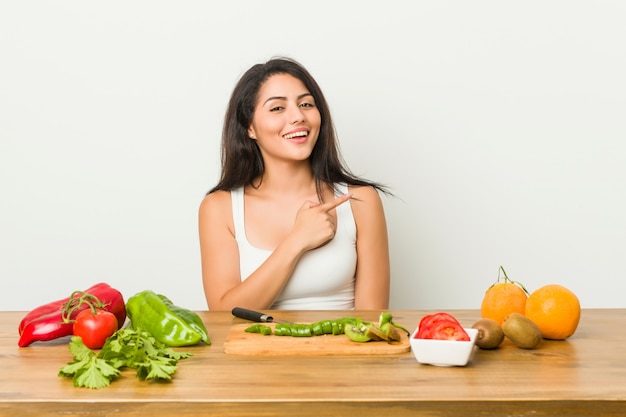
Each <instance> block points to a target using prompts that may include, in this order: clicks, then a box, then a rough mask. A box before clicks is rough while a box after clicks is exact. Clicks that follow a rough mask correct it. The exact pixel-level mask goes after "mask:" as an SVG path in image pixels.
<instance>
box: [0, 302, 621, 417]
mask: <svg viewBox="0 0 626 417" xmlns="http://www.w3.org/2000/svg"><path fill="white" fill-rule="evenodd" d="M392 312H393V315H394V319H395V321H396V322H398V323H399V324H402V325H404V326H405V327H407V328H409V329H411V330H412V329H413V328H415V327H416V325H417V323H418V321H419V319H420V318H421V317H422V316H423V315H425V314H427V313H429V311H416V310H397V311H392ZM449 312H450V313H452V314H454V315H455V316H456V317H457V318H459V320H460V321H461V323H462V324H463V325H464V326H471V324H473V323H474V322H475V321H476V320H477V319H478V318H479V312H478V311H476V310H462V311H461V310H459V311H449ZM273 313H274V315H275V316H276V317H281V318H285V319H288V320H291V321H295V322H312V321H317V320H322V319H332V318H339V317H343V316H344V315H345V312H329V311H323V312H322V311H316V312H287V311H285V312H273ZM378 313H379V312H374V311H357V312H354V314H353V315H355V316H358V317H362V318H363V319H365V320H371V321H374V320H376V318H377V317H378ZM23 314H24V313H23V312H0V372H2V377H1V378H0V416H21V417H29V416H38V417H39V416H78V415H80V416H161V415H175V416H181V417H185V416H200V415H203V416H204V415H206V416H209V415H210V416H253V415H254V416H259V417H263V416H270V415H271V416H275V415H285V416H301V417H307V416H315V417H321V416H331V415H354V416H385V415H389V416H394V417H400V416H407V415H423V416H460V415H480V416H492V415H493V416H498V415H501V416H505V415H506V416H512V415H514V416H533V417H536V416H547V415H558V416H623V415H626V309H593V310H584V311H583V314H582V319H581V323H580V326H579V328H578V331H577V332H576V334H575V335H574V336H572V337H571V338H570V339H568V340H566V341H543V342H542V344H541V345H540V347H539V348H538V349H534V350H523V349H518V348H516V347H515V346H513V345H512V344H511V343H510V342H508V341H505V342H504V344H503V345H502V346H501V347H500V348H499V349H497V350H493V351H486V350H480V349H478V348H476V349H475V351H474V354H473V356H472V359H471V361H470V363H469V364H468V366H466V367H436V366H430V365H421V364H419V363H417V361H416V360H415V358H414V357H413V355H412V353H410V352H409V353H403V354H399V355H381V356H313V357H311V356H309V357H307V356H291V357H275V356H274V357H255V356H234V355H228V354H225V353H224V348H223V344H224V341H225V339H226V336H227V334H228V331H229V329H230V327H231V326H232V325H233V324H239V323H245V322H244V321H243V320H241V319H237V318H234V317H233V316H231V314H230V313H229V312H206V311H205V312H200V315H201V317H202V318H203V319H204V320H205V323H206V325H207V327H208V329H209V333H210V336H211V339H212V345H211V346H197V347H190V348H184V350H186V351H190V352H192V353H193V357H191V358H189V359H184V360H182V361H180V362H179V367H178V371H177V373H176V374H175V378H174V380H173V381H171V382H170V383H148V382H145V381H143V382H142V381H139V380H137V379H136V378H135V376H134V373H133V371H132V370H128V371H124V372H123V374H122V377H121V378H120V379H118V380H116V381H114V382H113V383H112V384H111V385H110V386H109V387H106V388H103V389H100V390H90V389H85V388H75V387H73V385H72V382H71V380H70V379H69V378H62V377H58V376H57V373H58V371H59V369H60V368H61V367H62V366H63V365H64V364H65V363H66V362H68V361H69V360H71V355H70V353H69V351H68V348H67V339H63V340H58V341H54V342H46V343H36V344H33V345H31V346H29V347H26V348H19V347H18V346H17V340H18V334H17V325H18V322H19V320H20V319H21V317H22V316H23Z"/></svg>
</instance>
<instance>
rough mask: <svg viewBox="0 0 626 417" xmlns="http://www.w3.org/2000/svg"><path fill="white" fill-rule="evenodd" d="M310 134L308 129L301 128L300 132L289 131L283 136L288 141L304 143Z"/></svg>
mask: <svg viewBox="0 0 626 417" xmlns="http://www.w3.org/2000/svg"><path fill="white" fill-rule="evenodd" d="M308 136H309V131H308V130H300V131H298V132H292V133H287V134H286V135H283V138H285V139H287V140H288V141H290V142H292V143H303V142H305V141H306V139H307V137H308Z"/></svg>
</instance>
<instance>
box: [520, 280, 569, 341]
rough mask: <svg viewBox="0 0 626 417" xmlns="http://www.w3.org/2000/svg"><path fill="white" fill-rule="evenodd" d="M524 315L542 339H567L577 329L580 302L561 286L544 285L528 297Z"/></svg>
mask: <svg viewBox="0 0 626 417" xmlns="http://www.w3.org/2000/svg"><path fill="white" fill-rule="evenodd" d="M525 315H526V317H528V318H529V319H531V320H532V321H534V322H535V324H536V325H537V327H539V330H541V335H542V336H543V338H544V339H553V340H563V339H567V338H568V337H570V336H571V335H573V334H574V332H576V328H577V327H578V322H579V321H580V301H579V300H578V297H577V296H576V294H574V293H573V292H572V291H571V290H569V289H567V288H565V287H564V286H562V285H558V284H549V285H544V286H543V287H541V288H538V289H537V290H535V291H533V293H532V294H530V296H528V300H527V301H526V310H525Z"/></svg>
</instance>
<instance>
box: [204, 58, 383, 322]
mask: <svg viewBox="0 0 626 417" xmlns="http://www.w3.org/2000/svg"><path fill="white" fill-rule="evenodd" d="M379 192H383V193H386V192H387V190H386V189H385V188H384V187H383V186H382V185H380V184H377V183H374V182H370V181H367V180H364V179H361V178H358V177H356V176H354V175H353V174H351V173H350V171H349V170H348V169H347V168H346V167H345V166H344V164H343V162H342V158H341V155H340V153H339V150H338V145H337V140H336V138H335V130H334V126H333V122H332V119H331V116H330V110H329V108H328V105H327V103H326V100H325V98H324V95H323V94H322V91H321V90H320V88H319V86H318V84H317V82H316V81H315V80H314V79H313V77H312V76H311V75H310V74H309V72H308V71H307V70H306V69H305V68H303V67H302V66H301V65H300V64H299V63H297V62H295V61H293V60H291V59H287V58H278V59H272V60H270V61H268V62H266V63H265V64H257V65H254V66H253V67H251V68H250V69H249V70H248V71H247V72H246V73H245V74H244V75H243V76H242V77H241V79H240V80H239V82H238V83H237V85H236V86H235V89H234V91H233V93H232V96H231V98H230V102H229V104H228V109H227V112H226V117H225V120H224V128H223V132H222V174H221V178H220V180H219V182H218V184H217V185H216V186H215V187H214V188H213V189H211V190H210V191H209V192H208V193H207V195H206V197H205V198H204V199H203V201H202V203H201V205H200V210H199V234H200V250H201V257H202V278H203V284H204V291H205V295H206V300H207V304H208V307H209V309H210V310H230V309H232V308H233V307H236V306H238V307H245V308H250V309H282V310H291V309H301V310H306V309H316V310H340V309H355V308H356V309H373V310H381V309H386V308H388V304H389V283H390V268H389V249H388V240H387V227H386V221H385V215H384V210H383V205H382V201H381V198H380V196H379Z"/></svg>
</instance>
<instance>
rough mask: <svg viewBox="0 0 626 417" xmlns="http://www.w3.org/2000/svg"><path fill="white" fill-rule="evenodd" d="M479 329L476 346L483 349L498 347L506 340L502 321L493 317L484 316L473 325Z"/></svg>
mask: <svg viewBox="0 0 626 417" xmlns="http://www.w3.org/2000/svg"><path fill="white" fill-rule="evenodd" d="M472 328H474V329H476V330H478V335H476V346H478V347H479V348H481V349H496V348H498V347H499V346H500V344H501V343H502V341H503V340H504V331H502V326H500V323H498V322H497V321H495V320H493V319H488V318H482V319H480V320H478V321H477V322H476V323H474V324H473V325H472Z"/></svg>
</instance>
